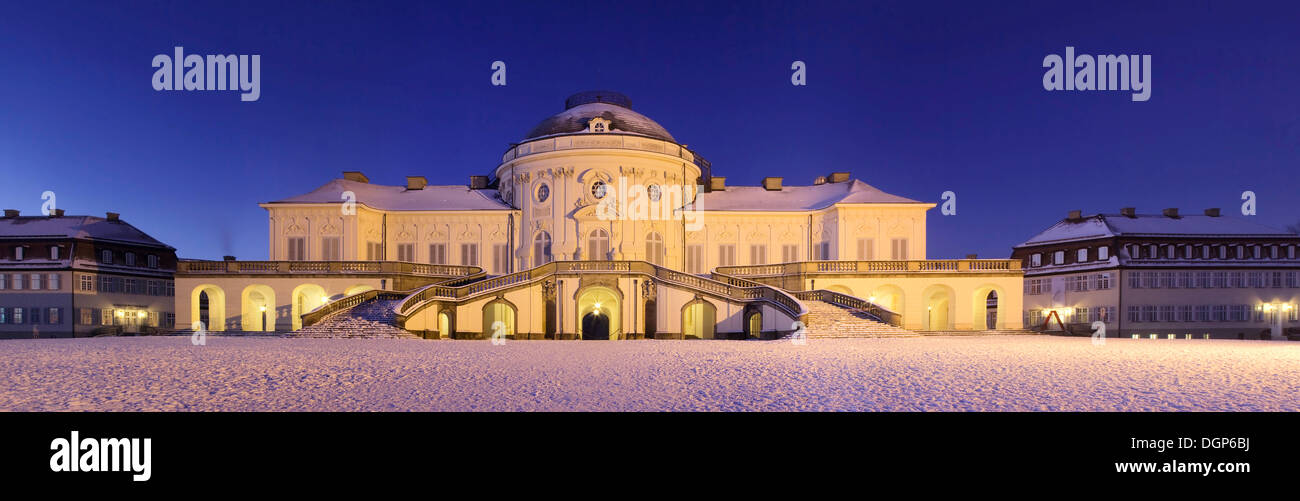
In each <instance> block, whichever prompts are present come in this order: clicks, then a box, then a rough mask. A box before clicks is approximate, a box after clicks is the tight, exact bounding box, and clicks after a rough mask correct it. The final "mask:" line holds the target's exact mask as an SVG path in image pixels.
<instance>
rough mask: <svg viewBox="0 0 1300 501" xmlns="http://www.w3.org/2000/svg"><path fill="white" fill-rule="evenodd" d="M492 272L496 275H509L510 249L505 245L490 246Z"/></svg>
mask: <svg viewBox="0 0 1300 501" xmlns="http://www.w3.org/2000/svg"><path fill="white" fill-rule="evenodd" d="M492 272H493V273H496V274H497V275H504V274H506V273H510V247H508V246H507V245H506V244H492Z"/></svg>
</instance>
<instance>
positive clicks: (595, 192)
mask: <svg viewBox="0 0 1300 501" xmlns="http://www.w3.org/2000/svg"><path fill="white" fill-rule="evenodd" d="M605 188H606V187H605V182H604V181H596V182H594V183H591V196H593V197H596V198H598V199H600V198H605V191H606V189H605Z"/></svg>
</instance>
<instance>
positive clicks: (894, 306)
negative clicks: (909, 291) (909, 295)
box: [863, 284, 906, 321]
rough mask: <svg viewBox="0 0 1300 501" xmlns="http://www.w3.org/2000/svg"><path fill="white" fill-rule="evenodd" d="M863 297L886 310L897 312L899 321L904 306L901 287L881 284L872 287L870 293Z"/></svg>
mask: <svg viewBox="0 0 1300 501" xmlns="http://www.w3.org/2000/svg"><path fill="white" fill-rule="evenodd" d="M863 299H866V300H867V301H870V302H872V303H875V304H876V305H878V306H880V307H882V308H884V309H886V310H889V311H892V312H894V313H897V314H898V315H899V316H900V321H901V316H902V315H903V311H904V310H903V308H904V306H906V305H905V304H904V301H903V299H904V297H903V289H902V288H901V287H899V286H897V285H893V284H886V285H881V286H878V287H876V288H875V289H872V290H871V294H870V295H869V296H867V297H865V298H863Z"/></svg>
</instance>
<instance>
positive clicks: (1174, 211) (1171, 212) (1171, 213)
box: [1163, 207, 1178, 219]
mask: <svg viewBox="0 0 1300 501" xmlns="http://www.w3.org/2000/svg"><path fill="white" fill-rule="evenodd" d="M1163 214H1164V215H1165V217H1168V218H1173V219H1178V208H1177V207H1172V208H1168V209H1165V210H1164V212H1163Z"/></svg>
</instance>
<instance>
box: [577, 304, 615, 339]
mask: <svg viewBox="0 0 1300 501" xmlns="http://www.w3.org/2000/svg"><path fill="white" fill-rule="evenodd" d="M609 337H610V336H609V315H605V314H603V313H602V312H601V310H592V311H590V312H588V313H587V314H586V315H583V316H582V339H583V340H604V341H608V340H609Z"/></svg>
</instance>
